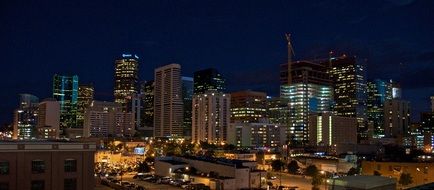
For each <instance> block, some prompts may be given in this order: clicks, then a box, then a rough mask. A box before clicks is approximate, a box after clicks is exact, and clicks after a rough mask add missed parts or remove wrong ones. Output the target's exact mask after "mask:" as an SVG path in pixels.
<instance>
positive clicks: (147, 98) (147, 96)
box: [141, 80, 155, 136]
mask: <svg viewBox="0 0 434 190" xmlns="http://www.w3.org/2000/svg"><path fill="white" fill-rule="evenodd" d="M154 86H155V83H154V81H153V80H150V81H145V82H144V83H143V84H142V87H141V94H142V99H143V100H142V102H143V106H142V107H143V113H142V115H141V117H142V118H141V120H142V122H141V123H142V125H143V127H144V131H146V132H145V134H144V135H145V136H153V135H154V132H153V131H154Z"/></svg>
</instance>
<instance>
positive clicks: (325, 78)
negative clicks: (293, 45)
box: [280, 61, 333, 145]
mask: <svg viewBox="0 0 434 190" xmlns="http://www.w3.org/2000/svg"><path fill="white" fill-rule="evenodd" d="M290 76H291V84H290V85H286V84H284V85H282V86H281V89H280V97H281V98H283V99H287V100H288V102H289V114H290V116H289V118H290V119H289V121H290V124H289V134H288V135H289V138H290V139H289V140H290V142H291V144H292V145H304V144H307V143H308V141H309V126H308V125H309V115H310V113H325V112H330V111H331V108H332V104H333V88H332V87H331V86H332V82H331V80H330V78H329V75H328V74H327V67H326V66H324V65H321V64H318V63H314V62H311V61H296V62H292V63H291V74H290Z"/></svg>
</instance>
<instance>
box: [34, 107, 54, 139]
mask: <svg viewBox="0 0 434 190" xmlns="http://www.w3.org/2000/svg"><path fill="white" fill-rule="evenodd" d="M59 125H60V104H59V102H58V101H56V100H55V99H45V100H44V101H42V102H41V103H39V109H38V127H37V130H38V135H37V136H38V138H39V139H57V138H59Z"/></svg>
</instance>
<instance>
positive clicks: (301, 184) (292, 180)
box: [271, 172, 326, 190]
mask: <svg viewBox="0 0 434 190" xmlns="http://www.w3.org/2000/svg"><path fill="white" fill-rule="evenodd" d="M273 175H274V176H276V179H274V180H271V182H272V183H273V185H274V186H276V185H277V186H279V185H280V182H282V186H285V187H298V188H296V189H297V190H311V189H312V184H311V183H312V178H310V177H303V176H300V175H290V174H287V173H276V172H273ZM280 179H282V180H280ZM319 188H320V189H321V190H325V189H326V187H325V185H324V184H323V185H321V186H320V187H319Z"/></svg>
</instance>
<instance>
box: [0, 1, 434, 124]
mask: <svg viewBox="0 0 434 190" xmlns="http://www.w3.org/2000/svg"><path fill="white" fill-rule="evenodd" d="M0 5H1V6H0V7H6V8H4V10H5V11H2V15H3V16H1V17H0V24H1V25H4V26H5V27H2V29H1V30H0V34H1V35H0V39H1V40H2V41H3V42H5V43H2V45H0V55H3V56H2V57H4V63H8V64H7V65H5V67H4V69H2V70H1V71H0V74H2V76H3V77H4V78H5V79H6V80H2V82H1V85H2V86H3V87H4V89H5V90H6V91H7V92H8V93H2V95H1V96H0V97H1V98H2V99H4V100H6V103H5V104H3V105H2V106H1V107H0V124H3V123H10V122H11V121H12V116H13V110H14V109H15V108H16V106H17V105H18V104H17V103H18V100H19V96H18V94H20V93H29V94H33V95H36V96H37V97H39V98H41V99H44V98H49V97H51V95H50V94H51V93H52V91H51V87H52V82H51V80H52V77H53V75H54V74H56V73H57V74H60V75H78V76H79V77H80V82H83V83H93V84H94V85H95V99H96V100H113V99H114V98H113V95H112V92H113V80H114V79H113V73H114V71H113V63H114V61H115V59H117V58H119V56H120V55H121V54H123V53H131V54H137V55H138V56H140V63H139V64H140V66H139V67H140V71H139V79H140V81H144V80H152V79H153V72H154V69H155V68H157V67H159V66H162V65H166V64H169V63H172V62H175V63H178V64H180V65H181V66H182V68H183V69H182V71H183V72H182V76H189V77H193V73H194V71H198V70H202V69H206V68H209V67H213V68H216V69H217V70H219V71H220V72H221V73H222V75H224V76H225V78H226V79H227V84H226V86H227V91H228V92H233V91H238V90H245V89H252V90H257V91H264V92H266V93H267V94H269V95H273V96H277V95H278V92H279V65H280V64H282V63H284V62H285V60H286V58H287V56H286V53H287V49H286V40H285V36H284V34H285V33H286V32H289V33H291V34H292V36H291V38H292V40H293V43H292V46H293V47H294V51H295V56H294V58H293V60H303V59H312V58H327V56H328V52H329V51H331V50H333V51H335V52H337V54H340V53H347V54H348V55H356V56H358V57H359V58H366V59H367V67H366V69H367V70H368V79H376V78H379V79H382V80H388V79H393V80H395V81H398V82H399V83H400V84H401V87H402V91H403V97H404V99H406V100H409V101H410V102H411V104H412V119H413V121H417V120H419V113H420V112H422V111H427V110H429V109H430V106H429V105H430V104H429V101H430V100H429V96H430V95H432V93H433V92H434V78H433V76H431V75H429V73H433V72H434V67H433V64H432V63H433V60H434V56H433V55H434V45H433V44H434V43H433V42H434V41H433V39H432V38H430V34H431V33H432V32H433V31H434V27H433V26H431V25H429V24H428V23H430V22H429V21H430V20H432V19H433V18H434V14H433V13H432V12H434V11H433V7H434V6H433V5H434V4H433V2H430V1H381V2H377V3H372V2H366V3H365V2H345V3H342V4H340V5H339V4H338V5H337V4H333V5H332V4H327V1H326V2H325V3H320V2H317V3H312V4H310V3H291V2H283V1H278V2H277V1H276V2H273V3H270V4H266V5H263V4H261V3H255V2H247V1H240V2H232V3H229V4H228V5H225V4H214V3H210V2H203V3H199V4H190V3H179V2H160V3H155V4H153V3H150V2H146V3H144V2H142V3H139V2H128V3H125V4H116V3H112V4H110V3H101V2H87V3H84V2H76V3H62V2H56V3H53V2H51V3H49V2H41V3H40V4H35V5H34V6H32V3H31V2H30V3H24V2H19V1H14V2H6V1H5V2H1V3H0ZM24 5H26V6H24ZM97 5H100V6H97ZM371 5H376V6H371ZM117 6H119V9H132V10H133V11H131V12H126V11H123V10H121V11H120V12H119V13H111V14H108V13H106V12H105V11H106V10H113V9H115V8H117ZM202 6H203V7H202ZM213 6H215V7H216V8H215V9H216V10H214V9H212V8H211V7H213ZM231 6H234V7H240V11H239V12H237V11H234V8H231ZM297 7H303V8H310V9H312V10H313V12H314V14H312V15H309V14H310V12H309V13H303V12H300V11H296V8H297ZM21 8H22V9H21ZM92 8H96V12H97V13H101V14H92V12H91V10H92V11H93V9H92ZM153 8H154V9H155V10H152V9H153ZM165 8H167V10H165ZM142 9H143V10H142ZM40 10H45V12H44V13H41V12H39V11H40ZM163 10H164V11H163ZM270 10H275V11H270ZM315 11H316V12H315ZM430 11H431V12H430ZM112 12H113V11H112ZM324 13H330V15H329V17H328V18H319V17H320V16H321V14H324ZM123 14H125V15H123ZM53 16H55V17H53ZM57 16H58V18H57ZM30 17H34V18H32V19H28V18H30ZM76 17H77V18H78V20H81V21H77V20H74V19H75V18H76ZM383 17H384V18H383ZM240 24H241V25H240ZM12 26H13V27H12ZM128 26H131V29H128ZM151 26H154V27H151ZM125 28H127V29H125ZM103 29H107V32H105V30H103ZM173 29H179V31H177V30H173ZM51 31H52V32H51ZM415 34H418V35H415ZM110 40H111V41H110ZM35 71H37V72H35ZM258 74H263V75H262V77H257V75H258ZM424 74H425V75H424ZM18 76H20V77H18Z"/></svg>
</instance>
